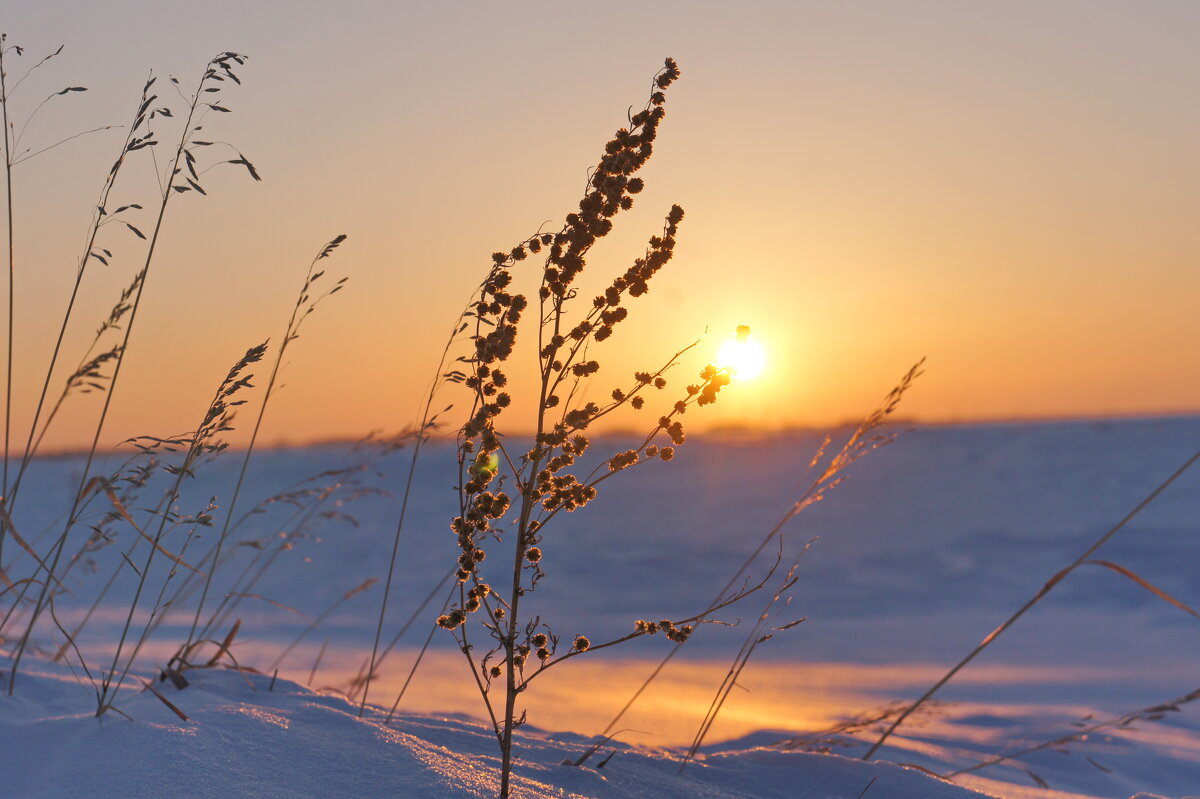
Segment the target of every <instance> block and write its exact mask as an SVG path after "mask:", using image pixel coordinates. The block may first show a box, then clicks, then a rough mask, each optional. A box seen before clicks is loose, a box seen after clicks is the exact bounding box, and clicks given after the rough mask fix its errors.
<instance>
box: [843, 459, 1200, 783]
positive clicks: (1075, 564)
mask: <svg viewBox="0 0 1200 799" xmlns="http://www.w3.org/2000/svg"><path fill="white" fill-rule="evenodd" d="M1197 460H1200V452H1196V453H1195V454H1194V455H1192V456H1191V457H1190V458H1188V459H1187V460H1186V461H1185V462H1184V463H1183V465H1182V466H1180V467H1179V468H1178V469H1176V470H1175V471H1174V472H1173V473H1172V474H1171V476H1170V477H1168V478H1167V479H1165V480H1163V481H1162V482H1161V483H1159V484H1158V486H1157V487H1156V488H1155V489H1154V490H1153V491H1151V492H1150V493H1149V494H1148V495H1147V496H1146V498H1145V499H1143V500H1142V501H1141V502H1139V503H1138V504H1137V505H1135V506H1134V508H1133V509H1132V510H1131V511H1129V513H1127V514H1125V516H1124V518H1122V519H1121V520H1120V521H1119V522H1117V523H1116V524H1115V525H1113V526H1112V527H1110V528H1109V529H1108V530H1107V531H1106V532H1105V533H1104V534H1103V535H1102V536H1100V537H1099V538H1098V539H1096V541H1094V542H1093V543H1092V544H1091V546H1089V547H1088V548H1087V549H1085V550H1084V551H1083V554H1081V555H1080V556H1079V557H1077V558H1075V560H1073V561H1072V562H1071V563H1070V564H1069V565H1067V566H1066V567H1065V568H1063V569H1060V570H1059V571H1058V572H1056V573H1055V574H1054V575H1053V576H1051V577H1050V579H1049V580H1047V581H1046V583H1045V584H1044V585H1043V586H1042V587H1041V588H1039V589H1038V590H1037V592H1036V593H1035V594H1034V595H1033V596H1032V597H1030V599H1029V600H1028V601H1027V602H1025V604H1023V605H1022V606H1021V607H1020V608H1018V609H1017V611H1016V612H1015V613H1013V614H1012V615H1011V616H1009V617H1008V618H1007V619H1005V620H1004V621H1003V622H1002V623H1001V624H1000V626H999V627H997V628H996V629H994V630H992V631H991V632H990V633H988V635H987V637H986V638H984V639H983V640H982V641H981V642H980V643H979V645H978V646H976V647H975V648H974V649H972V650H971V651H970V652H969V653H967V656H966V657H964V658H963V659H962V660H960V661H958V663H956V664H954V666H953V667H951V669H950V670H949V671H948V672H946V673H945V674H944V675H943V676H942V678H941V679H939V680H938V681H937V682H935V683H934V684H933V685H932V686H931V687H930V688H929V690H927V691H926V692H925V693H923V694H922V695H921V696H920V697H919V698H918V699H917V700H916V701H915V702H913V703H912V704H911V705H909V706H908V707H907V708H905V709H904V712H902V713H901V714H900V715H899V716H897V717H896V718H895V720H893V721H892V723H891V724H890V725H888V727H887V729H885V730H884V731H883V734H882V735H880V736H879V739H878V740H877V741H875V743H874V744H873V745H872V746H871V748H870V749H868V750H867V753H866V754H864V755H863V757H862V759H863V760H870V759H871V756H872V755H874V754H875V752H876V751H878V749H879V747H881V746H883V743H884V741H886V740H887V739H888V738H889V737H890V736H891V734H892V733H893V732H895V731H896V728H897V727H899V726H900V725H901V724H903V723H904V720H905V719H907V718H908V717H909V716H910V715H912V714H913V713H914V712H915V711H916V710H917V708H919V707H921V705H923V704H924V703H925V702H927V701H928V700H929V699H931V698H932V697H933V695H934V694H936V693H937V692H938V691H939V690H940V689H941V688H942V686H944V685H945V684H946V683H948V682H950V680H952V679H954V676H955V675H956V674H958V673H959V672H960V671H962V669H963V668H964V667H965V666H966V665H967V664H968V663H970V662H971V661H972V660H974V659H975V658H976V656H978V655H979V654H980V653H981V652H983V651H984V650H985V649H987V648H988V646H990V645H991V643H992V642H993V641H995V640H996V639H997V638H999V637H1000V636H1001V635H1002V634H1003V633H1004V631H1005V630H1007V629H1008V628H1009V627H1012V626H1013V625H1014V624H1015V623H1016V622H1017V620H1018V619H1020V618H1021V617H1022V616H1024V615H1025V614H1026V613H1027V612H1028V611H1029V610H1030V609H1031V608H1032V607H1033V606H1034V605H1036V604H1037V603H1039V602H1041V601H1042V599H1044V598H1045V597H1046V595H1047V594H1049V593H1050V591H1051V590H1052V589H1053V588H1054V587H1055V586H1056V585H1058V584H1059V583H1060V582H1062V581H1063V579H1065V578H1066V577H1067V575H1069V574H1070V573H1071V572H1073V571H1075V569H1077V568H1079V567H1080V566H1082V565H1084V564H1085V563H1086V562H1087V561H1088V559H1089V558H1091V556H1092V555H1093V554H1094V553H1095V552H1096V550H1098V549H1099V548H1100V547H1102V546H1104V544H1105V543H1107V542H1108V540H1109V539H1110V538H1112V537H1113V536H1114V535H1116V534H1117V533H1119V532H1120V531H1121V529H1122V528H1123V527H1125V525H1126V524H1128V523H1129V522H1130V521H1132V520H1133V518H1134V517H1135V516H1137V515H1138V514H1139V513H1141V512H1142V511H1143V510H1144V509H1145V508H1146V506H1148V505H1149V504H1150V503H1151V502H1153V501H1154V500H1155V499H1157V498H1158V496H1159V495H1160V494H1162V492H1163V491H1166V490H1167V487H1168V486H1170V485H1171V483H1174V482H1175V480H1176V479H1178V478H1179V477H1180V476H1181V475H1182V474H1183V473H1184V472H1186V471H1187V470H1188V469H1190V468H1191V466H1192V464H1194V463H1195V462H1196V461H1197Z"/></svg>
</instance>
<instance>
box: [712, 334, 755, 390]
mask: <svg viewBox="0 0 1200 799" xmlns="http://www.w3.org/2000/svg"><path fill="white" fill-rule="evenodd" d="M766 365H767V356H766V353H764V352H763V348H762V345H760V344H759V343H758V342H757V341H755V340H754V339H753V338H751V336H750V333H749V332H746V333H744V334H743V333H741V332H740V331H739V334H738V335H737V336H736V337H735V338H731V339H729V340H728V341H726V342H725V343H724V344H722V345H721V350H720V352H718V353H717V366H718V367H719V368H721V369H728V370H729V374H731V375H732V376H733V377H735V378H737V379H738V380H752V379H754V378H755V377H758V376H759V375H760V374H762V371H763V369H764V368H765V367H766Z"/></svg>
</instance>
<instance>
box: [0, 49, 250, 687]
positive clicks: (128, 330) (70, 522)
mask: <svg viewBox="0 0 1200 799" xmlns="http://www.w3.org/2000/svg"><path fill="white" fill-rule="evenodd" d="M230 60H236V61H237V62H238V63H239V64H240V63H242V57H241V56H238V55H237V54H235V53H222V54H221V55H219V56H217V57H215V58H213V59H212V60H211V61H209V62H208V64H206V65H205V69H204V73H203V75H202V76H201V78H200V80H199V82H198V84H197V87H196V91H195V93H194V94H193V95H192V97H191V99H190V101H189V102H188V113H187V117H186V120H185V122H184V125H183V130H182V132H181V134H180V137H179V143H178V144H177V145H176V147H175V152H174V156H173V158H172V160H171V168H170V172H169V174H168V178H167V182H166V186H165V187H164V188H163V192H162V197H161V200H160V202H159V206H158V213H157V215H156V218H155V221H154V229H153V232H152V233H151V235H150V238H149V243H148V246H147V249H146V258H145V262H144V264H143V266H142V270H141V272H142V281H141V284H140V285H139V286H138V290H137V294H136V296H135V297H134V300H133V305H132V307H131V309H130V312H129V322H128V323H127V324H126V327H125V335H124V337H123V339H122V342H121V354H120V355H119V356H118V358H117V362H116V365H115V366H114V368H113V375H112V379H111V381H110V383H109V390H108V392H107V393H106V394H105V398H104V405H103V407H102V408H101V411H100V418H99V419H98V420H97V422H96V428H95V431H94V433H93V435H92V441H91V444H90V446H89V447H88V453H87V457H86V459H85V462H84V467H83V470H82V472H81V474H80V478H79V486H78V488H77V489H76V491H75V493H74V496H73V498H72V504H71V510H70V512H69V513H68V514H67V521H66V525H65V526H64V528H63V531H62V533H61V534H60V535H59V537H58V539H57V540H56V541H55V542H54V543H53V544H52V545H51V546H52V549H53V551H54V554H53V556H52V561H51V566H50V576H53V573H54V570H55V569H56V568H57V566H58V562H59V559H60V558H61V556H62V553H63V550H64V548H65V546H66V540H67V536H68V535H69V534H70V532H71V529H72V527H74V525H75V522H76V521H77V514H78V511H79V506H80V503H81V502H83V500H84V495H85V493H86V490H85V489H86V488H87V485H88V481H89V477H88V475H89V474H90V472H91V468H92V463H93V462H94V460H95V457H96V450H97V448H98V447H99V445H100V436H101V435H102V434H103V431H104V424H105V421H106V420H107V419H108V412H109V409H110V408H111V406H112V400H113V397H114V396H115V395H116V388H117V384H118V382H119V378H120V375H121V368H122V366H124V364H125V356H126V354H127V353H128V350H129V339H130V336H131V335H132V334H133V330H134V326H135V322H136V320H137V315H138V310H139V309H140V308H141V303H142V297H143V295H144V292H145V288H146V282H147V279H148V277H149V274H150V267H151V265H152V264H153V263H154V255H155V251H156V248H157V245H158V241H159V236H160V235H161V233H162V226H163V220H164V219H165V218H166V214H167V208H168V206H169V203H170V201H171V197H172V196H173V192H174V193H183V191H185V190H190V187H187V188H185V187H181V186H178V185H176V183H175V179H176V177H177V176H178V175H179V174H180V172H181V171H182V169H181V167H180V164H181V162H182V161H183V159H184V153H185V151H187V147H188V144H189V142H190V140H191V137H192V135H193V134H194V133H195V130H194V128H193V121H194V120H195V117H196V111H197V108H198V106H199V105H200V103H201V96H202V94H201V93H202V92H203V91H204V88H205V84H206V83H207V82H208V81H209V80H210V78H212V77H214V76H216V75H217V72H216V69H217V67H220V68H221V69H223V70H225V71H226V72H228V71H229V67H228V62H229V61H230ZM153 81H154V78H151V79H150V83H153ZM153 99H156V98H155V96H154V95H151V97H149V98H147V99H146V100H145V101H143V104H142V108H141V109H140V110H141V111H142V112H143V113H144V112H145V111H146V110H147V109H148V108H149V106H150V103H151V101H152V100H153ZM209 105H211V103H209ZM133 146H134V145H131V147H133ZM147 146H148V145H147ZM189 162H190V159H189ZM50 582H51V580H49V579H47V580H45V581H43V582H42V587H41V591H40V594H39V596H38V599H37V601H36V602H35V603H34V609H33V612H32V614H31V615H30V618H29V620H28V622H27V623H26V626H25V631H24V632H23V633H22V635H21V638H20V641H19V642H18V644H17V648H16V651H15V653H14V655H13V664H12V667H11V671H10V676H9V681H8V692H9V695H12V693H13V690H14V688H15V686H16V676H17V673H18V670H19V669H20V665H21V659H22V656H23V655H24V653H25V649H26V647H27V646H28V644H29V639H30V637H31V636H32V634H33V630H34V627H35V626H36V624H37V621H38V618H39V617H40V616H41V613H42V611H43V610H44V609H45V607H46V602H47V593H48V591H49V585H50Z"/></svg>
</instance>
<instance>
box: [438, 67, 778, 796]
mask: <svg viewBox="0 0 1200 799" xmlns="http://www.w3.org/2000/svg"><path fill="white" fill-rule="evenodd" d="M678 77H679V68H678V66H677V65H676V63H675V61H674V60H672V59H667V61H666V63H665V65H664V67H663V69H662V70H661V71H660V72H659V73H658V74H657V75H655V77H654V82H653V86H652V88H651V94H650V98H649V100H648V101H647V103H646V104H645V106H644V107H643V108H642V109H641V110H639V111H638V112H637V113H634V114H632V115H630V116H629V126H628V127H626V128H621V129H620V130H618V131H617V132H616V134H615V135H614V136H613V137H612V139H611V140H610V141H609V142H608V143H607V144H606V145H605V147H604V153H603V155H602V156H601V158H600V160H599V162H598V163H597V164H596V166H595V168H594V169H593V170H592V172H591V174H590V177H589V181H588V185H587V189H586V191H585V192H584V195H583V197H582V198H581V199H580V201H579V205H578V209H577V210H575V211H573V212H571V213H569V214H568V215H567V216H566V220H565V222H564V224H563V225H562V227H561V228H560V229H559V230H558V231H556V232H553V233H538V234H536V235H533V236H531V237H529V238H527V239H525V240H524V241H522V242H520V243H519V244H517V246H515V247H513V248H511V249H510V250H507V251H505V252H497V253H495V254H494V255H493V256H492V266H491V269H490V270H489V272H488V275H487V277H486V279H485V280H484V281H483V283H482V285H481V286H480V288H479V291H478V294H477V296H476V299H475V301H474V303H473V305H472V306H471V307H470V308H469V309H468V311H467V312H466V313H465V314H464V318H463V323H464V325H466V328H465V329H466V330H467V331H469V333H470V341H471V344H472V346H471V351H470V353H469V354H468V355H465V356H462V357H460V358H459V359H458V361H459V362H461V364H462V368H461V369H456V370H451V371H450V372H447V373H446V375H445V377H446V379H448V380H451V381H455V382H461V383H463V384H464V385H465V386H466V388H467V389H468V390H469V391H470V392H471V395H472V404H471V407H470V410H469V414H468V419H467V421H466V423H465V424H464V425H463V426H462V428H461V429H460V431H459V434H458V467H459V485H458V489H457V490H458V500H459V513H458V515H457V516H456V517H455V518H454V519H453V521H452V523H451V527H452V530H453V532H454V534H455V536H456V539H457V543H458V548H459V555H458V561H457V567H456V571H455V577H456V578H457V586H456V589H455V591H454V595H453V599H452V601H451V603H450V604H449V606H448V608H447V609H446V611H445V612H444V613H443V614H442V615H441V616H440V617H439V618H438V620H437V623H438V625H439V626H440V627H442V628H444V629H446V630H447V631H449V632H450V633H451V634H452V635H453V636H454V638H455V640H456V642H457V644H458V647H459V648H460V649H461V651H462V652H463V654H464V656H465V657H466V659H467V661H468V663H469V666H470V669H471V674H472V675H473V680H474V682H475V684H476V686H477V687H478V689H479V692H480V694H481V696H482V698H483V700H484V704H485V707H486V711H487V713H488V714H489V717H490V719H491V722H492V727H493V729H494V731H495V734H496V738H497V742H498V744H499V746H500V752H501V771H500V796H501V797H508V796H509V795H510V792H511V776H512V766H513V757H514V749H513V733H514V731H515V730H516V729H517V728H518V727H520V726H521V725H522V724H523V723H524V721H525V714H524V712H523V711H521V710H520V709H519V708H518V703H519V700H520V696H521V694H523V693H524V692H525V691H526V690H528V689H529V687H530V685H531V683H532V681H533V680H534V679H536V678H537V677H538V676H539V675H541V674H543V673H544V672H545V671H546V670H547V669H550V668H552V667H554V666H556V665H558V664H560V663H563V662H565V661H567V660H570V659H573V658H576V657H579V656H581V655H584V654H586V653H589V652H594V651H597V650H600V649H605V648H608V647H612V646H615V645H617V644H620V643H623V642H626V641H629V640H632V639H634V638H640V637H643V636H650V635H656V634H659V633H661V634H663V635H664V637H666V638H667V639H669V640H670V641H671V642H673V643H675V644H681V643H683V642H684V641H686V640H687V639H688V637H689V636H690V635H691V634H692V632H693V630H694V628H695V625H696V624H699V623H702V622H704V621H706V620H708V619H709V618H710V617H711V616H712V614H713V613H715V612H716V611H718V610H719V609H721V608H724V607H727V606H729V605H731V604H733V603H735V602H737V601H739V600H741V599H743V598H744V597H746V596H748V595H749V594H751V593H753V592H755V591H757V590H758V589H760V588H761V587H762V586H763V585H764V584H765V581H766V578H764V580H762V581H760V582H757V583H755V584H753V585H743V586H741V587H738V588H735V589H733V590H731V591H728V592H725V593H724V594H723V595H722V596H720V597H718V598H717V599H716V601H714V602H713V603H711V604H710V605H708V606H707V607H704V608H702V609H699V611H698V612H697V613H695V614H693V615H690V616H688V617H686V618H679V619H662V620H653V621H651V620H645V619H640V620H637V621H635V622H632V623H631V625H630V631H629V633H628V634H626V635H623V636H620V637H618V638H616V639H613V640H607V641H592V640H591V639H590V638H589V637H588V636H587V635H586V634H584V633H582V632H580V631H578V630H569V631H566V630H556V629H553V628H552V627H551V626H550V625H548V624H547V623H545V622H543V621H542V620H541V618H540V617H539V616H537V615H535V614H533V613H531V612H530V611H528V610H527V609H526V603H527V597H528V595H529V594H531V593H532V592H533V591H535V590H536V588H537V586H538V583H539V582H540V581H541V580H542V579H543V578H544V577H545V572H544V571H543V563H544V561H543V547H544V546H547V545H549V544H550V542H551V541H552V538H551V536H552V527H551V524H552V522H554V520H555V519H556V518H557V517H558V516H559V515H560V514H562V513H564V512H565V513H570V512H573V511H576V510H579V509H582V508H584V507H585V506H587V505H589V504H590V503H591V502H593V501H594V500H595V499H596V498H597V496H598V494H599V492H600V490H601V487H602V485H603V484H604V483H605V482H606V481H608V480H610V479H612V478H613V477H615V476H617V475H618V474H621V473H624V472H628V471H630V470H633V469H641V468H649V467H650V464H652V463H662V462H665V461H670V460H671V459H672V458H673V457H674V456H675V452H676V448H677V447H679V446H681V445H682V444H683V443H684V441H685V439H686V436H685V432H684V426H683V421H682V419H681V417H682V416H683V415H684V414H685V413H686V412H687V411H688V410H689V409H691V408H693V407H695V406H698V405H701V406H702V405H709V404H711V403H713V402H715V401H716V399H717V396H718V393H719V392H720V391H721V389H722V388H723V387H725V386H726V385H727V384H728V383H729V382H730V375H729V372H728V371H727V370H724V369H718V368H716V367H714V366H711V365H710V366H706V367H704V369H703V370H701V371H700V373H699V375H698V378H697V379H696V380H695V381H694V382H692V383H691V384H689V385H686V386H685V387H683V388H682V389H681V390H679V391H678V393H677V394H676V395H675V397H674V398H673V399H671V398H663V396H664V392H666V390H667V387H668V381H667V374H668V371H669V370H670V369H671V368H672V367H673V366H675V365H676V364H677V363H678V361H679V359H680V357H681V356H682V355H683V354H684V353H685V352H687V350H689V349H691V348H690V347H687V348H684V349H683V350H680V351H679V352H676V353H675V354H674V355H672V356H670V357H669V358H667V359H666V362H665V363H663V364H662V365H661V366H659V367H657V368H656V369H653V370H648V371H643V372H636V373H635V374H634V375H633V376H632V377H631V378H630V379H629V380H628V381H627V382H624V383H622V384H621V385H618V386H616V387H611V386H610V387H608V388H606V389H605V390H604V392H603V393H604V395H605V396H606V397H607V399H605V400H603V401H584V400H583V399H582V397H584V396H587V395H588V393H587V389H588V387H589V386H590V385H591V384H593V383H594V382H595V381H596V380H597V374H598V373H599V372H600V371H601V363H600V361H599V360H598V358H597V354H596V353H597V350H598V349H600V347H599V345H601V344H602V343H603V342H605V341H606V340H608V339H609V338H610V337H611V336H612V335H613V334H614V333H615V331H616V330H617V329H618V328H619V326H620V325H621V323H622V322H624V321H625V320H626V318H627V317H628V314H629V310H630V308H631V306H632V304H633V302H634V301H635V300H636V299H637V298H639V297H642V296H643V295H645V294H646V293H647V291H649V288H650V285H651V281H652V280H653V279H654V277H655V276H656V275H657V274H658V272H659V270H661V269H662V268H663V267H664V266H665V265H666V264H667V263H668V262H669V261H670V260H671V258H672V256H673V255H674V251H675V246H676V236H677V234H678V230H679V225H680V223H681V222H682V221H683V216H684V213H683V209H682V208H680V207H679V206H677V205H676V206H672V207H671V209H670V211H669V212H668V213H667V215H666V218H665V220H664V223H663V228H662V231H661V232H660V233H658V234H656V235H654V236H651V237H650V240H649V243H648V245H647V248H646V250H645V252H644V254H643V255H642V256H641V257H638V258H636V259H635V260H634V261H633V263H632V264H631V265H630V266H629V267H628V268H627V269H626V270H625V271H624V272H622V273H620V274H618V275H617V276H616V277H614V278H613V279H612V281H611V282H610V283H609V285H608V287H607V288H606V289H605V290H604V291H603V292H602V293H601V294H599V295H597V296H596V297H594V298H592V299H591V300H590V301H587V300H586V299H585V298H583V297H582V296H580V289H579V288H578V287H577V285H576V284H577V279H578V277H579V276H580V274H581V273H582V272H583V271H584V269H585V268H586V267H587V258H588V255H589V251H590V250H591V248H592V247H593V245H594V244H595V243H596V242H597V241H599V240H600V239H601V238H603V237H604V236H606V235H607V234H608V233H609V232H610V231H611V230H612V227H613V220H614V219H615V218H616V217H617V216H618V215H619V214H620V213H621V212H622V211H625V210H628V209H629V208H632V207H633V203H634V196H635V195H637V194H638V193H639V192H641V191H642V189H643V181H642V178H640V177H638V176H637V175H636V173H637V172H638V171H639V170H640V169H641V168H642V167H643V166H644V165H645V164H646V162H647V160H648V159H649V158H650V156H651V154H652V153H653V150H654V142H655V139H656V138H657V134H658V129H659V126H660V125H661V123H662V121H663V119H664V117H665V114H666V109H665V102H666V91H667V89H668V88H669V87H670V86H671V84H672V83H674V82H675V80H676V79H677V78H678ZM535 260H540V262H541V264H540V266H538V267H534V266H532V265H531V264H530V263H529V262H530V261H535ZM531 270H532V271H533V274H532V275H530V274H528V273H529V272H530V271H531ZM526 279H529V280H535V281H536V285H537V288H536V291H535V293H533V295H532V297H529V296H527V295H526V294H525V293H523V292H522V291H521V290H520V289H519V288H518V287H519V286H520V285H521V284H522V283H523V282H525V281H526ZM527 336H534V337H536V341H537V348H536V361H535V362H534V363H531V364H529V367H531V368H532V369H534V370H535V372H534V374H535V375H536V386H537V388H536V392H537V398H536V403H535V404H534V410H533V416H532V418H530V419H523V420H519V421H517V422H516V424H518V425H521V426H524V427H527V428H531V429H533V430H534V431H535V432H534V434H533V440H532V442H530V443H529V444H528V445H519V446H516V445H514V442H515V441H516V440H517V439H515V438H513V437H510V436H508V435H506V434H505V432H504V431H503V430H502V427H503V426H505V423H506V422H507V420H508V416H509V415H511V412H510V411H509V408H510V407H511V406H512V405H513V400H512V397H511V395H510V393H509V374H510V373H512V372H513V370H514V369H521V368H522V366H521V364H520V362H519V360H518V359H517V357H516V354H517V344H518V340H519V339H520V340H523V338H524V337H527ZM668 397H669V395H668ZM656 401H657V402H656ZM654 404H661V405H662V406H663V408H662V410H661V411H660V412H658V414H657V415H656V416H655V418H654V420H653V421H651V422H650V423H649V424H648V430H647V431H646V433H645V435H644V436H643V437H642V439H641V441H640V443H639V444H638V445H637V446H635V447H634V448H632V449H627V450H624V451H621V452H615V453H610V454H608V455H605V456H604V457H603V458H602V459H601V460H600V461H599V463H598V465H596V466H595V467H593V468H590V469H587V468H586V467H584V466H583V463H584V462H585V455H587V454H588V453H589V451H590V450H591V449H592V446H593V444H592V440H591V438H590V437H589V428H590V427H591V426H592V425H593V424H594V423H596V422H597V421H598V420H600V419H602V418H604V417H605V416H608V415H609V414H611V413H613V412H615V411H617V410H618V409H622V408H625V407H629V408H632V409H635V410H641V409H643V408H644V407H647V406H651V405H654ZM588 457H589V459H594V456H591V455H589V456H588ZM505 550H507V551H505ZM497 552H500V553H502V554H499V555H497V554H495V553H497ZM497 561H499V563H498V565H497V566H496V569H497V571H496V572H494V573H493V572H492V571H491V564H493V563H496V562H497Z"/></svg>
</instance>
